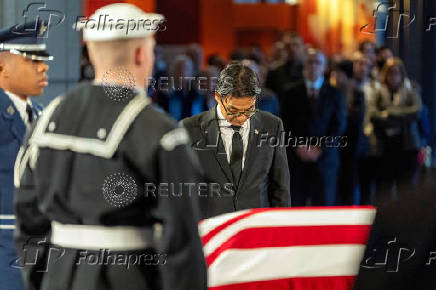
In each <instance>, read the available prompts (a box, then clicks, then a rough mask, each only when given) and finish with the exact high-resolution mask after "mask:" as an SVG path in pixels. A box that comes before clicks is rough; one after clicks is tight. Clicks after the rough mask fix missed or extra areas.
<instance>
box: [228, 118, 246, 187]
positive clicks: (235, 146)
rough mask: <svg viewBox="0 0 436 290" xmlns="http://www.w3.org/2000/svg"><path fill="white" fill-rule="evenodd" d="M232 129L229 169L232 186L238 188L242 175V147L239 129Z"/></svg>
mask: <svg viewBox="0 0 436 290" xmlns="http://www.w3.org/2000/svg"><path fill="white" fill-rule="evenodd" d="M231 127H232V129H233V137H232V155H231V156H230V169H231V170H232V175H233V182H234V184H233V185H234V186H235V187H238V184H239V179H240V178H241V173H242V156H243V155H244V145H243V141H242V137H241V134H239V130H240V129H241V127H238V126H231Z"/></svg>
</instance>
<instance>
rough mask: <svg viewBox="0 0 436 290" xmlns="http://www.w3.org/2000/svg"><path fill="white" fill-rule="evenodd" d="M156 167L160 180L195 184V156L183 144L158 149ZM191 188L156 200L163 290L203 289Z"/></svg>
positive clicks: (203, 270) (195, 203)
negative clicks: (160, 235)
mask: <svg viewBox="0 0 436 290" xmlns="http://www.w3.org/2000/svg"><path fill="white" fill-rule="evenodd" d="M158 167H159V175H160V176H159V182H161V183H174V184H185V185H189V184H191V185H192V184H195V185H197V184H198V183H199V180H200V176H199V170H198V164H197V162H196V158H195V155H194V153H193V152H192V150H191V149H190V148H189V147H188V146H186V145H178V146H176V147H175V148H173V149H171V148H170V149H165V148H160V149H159V151H158ZM184 188H185V187H184ZM194 188H196V187H195V186H192V187H191V189H192V190H189V191H188V189H187V190H186V191H185V190H184V191H183V194H182V195H181V196H174V195H172V194H169V195H168V196H161V197H160V200H159V204H160V205H159V212H160V214H161V215H162V220H163V236H162V239H161V241H160V243H159V251H160V252H161V253H163V254H166V255H167V260H166V264H165V265H163V266H162V268H161V270H162V278H163V279H162V280H163V284H164V289H165V290H178V289H180V290H182V289H190V290H197V289H202V290H205V289H207V278H206V265H205V260H204V256H203V248H202V244H201V241H200V237H199V234H198V222H199V209H198V195H197V194H198V193H197V191H196V189H194Z"/></svg>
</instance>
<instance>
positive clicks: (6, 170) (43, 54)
mask: <svg viewBox="0 0 436 290" xmlns="http://www.w3.org/2000/svg"><path fill="white" fill-rule="evenodd" d="M46 29H47V26H46V25H45V24H44V23H43V22H42V21H35V22H29V23H25V24H20V25H15V26H13V27H11V28H7V29H3V30H1V31H0V281H1V282H0V289H2V290H3V289H5V290H6V289H7V290H9V289H10V290H21V289H24V285H23V282H22V278H21V274H20V270H19V269H18V268H16V267H13V265H11V262H13V261H14V260H16V258H17V257H16V254H15V249H14V243H13V230H14V228H15V216H14V211H13V197H14V196H13V195H14V162H15V158H16V157H17V154H18V151H19V149H20V146H21V145H22V143H23V138H24V135H25V132H26V129H27V128H29V127H30V126H31V125H32V124H33V123H34V122H35V120H36V118H37V117H38V115H39V114H40V112H41V111H42V107H41V106H40V105H38V104H37V103H35V102H33V101H32V100H31V97H33V96H39V95H41V94H42V93H43V91H44V88H45V87H46V86H47V84H48V82H47V81H48V79H47V74H46V73H47V71H48V65H47V64H46V63H45V61H48V60H51V59H52V58H53V57H52V56H51V55H49V54H48V53H47V51H46V44H45V43H44V40H45V39H44V37H43V35H44V33H45V31H46Z"/></svg>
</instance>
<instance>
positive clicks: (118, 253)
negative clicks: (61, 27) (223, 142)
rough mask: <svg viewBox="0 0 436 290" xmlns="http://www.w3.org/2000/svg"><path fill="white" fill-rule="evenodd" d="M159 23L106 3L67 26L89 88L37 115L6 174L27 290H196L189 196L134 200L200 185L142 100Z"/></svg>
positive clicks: (202, 278) (194, 211)
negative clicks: (83, 58)
mask: <svg viewBox="0 0 436 290" xmlns="http://www.w3.org/2000/svg"><path fill="white" fill-rule="evenodd" d="M102 19H105V20H102ZM100 20H101V21H100ZM127 20H129V25H130V26H129V31H128V33H127V32H126V27H125V26H122V25H116V24H120V23H123V21H127ZM163 21H164V19H163V16H161V15H158V14H147V13H144V12H143V11H142V10H140V9H139V8H137V7H136V6H134V5H131V4H125V3H117V4H111V5H107V6H104V7H102V8H100V9H98V10H97V11H96V12H95V14H94V15H92V16H91V17H90V18H89V19H87V20H83V19H81V20H80V21H79V22H78V23H77V24H76V25H75V26H77V28H82V29H83V33H84V34H83V37H84V40H85V41H86V42H87V45H88V49H89V55H90V59H91V62H92V63H93V65H94V67H95V75H96V77H95V81H94V82H93V83H85V84H81V85H79V86H78V87H76V88H75V89H73V90H72V91H71V92H69V93H67V94H65V95H63V96H60V97H58V98H56V99H54V100H53V101H52V102H51V103H50V104H49V105H48V106H47V108H46V109H45V110H44V112H43V113H42V115H41V118H40V119H39V121H38V123H37V124H36V126H35V128H34V129H33V130H32V131H31V132H30V133H29V138H28V140H27V139H26V140H27V141H26V143H25V146H23V148H22V149H21V150H20V153H19V156H18V157H17V162H16V166H15V181H16V186H17V188H18V189H17V192H16V201H15V210H16V215H17V230H16V248H17V251H19V257H20V258H21V260H20V261H18V263H19V264H20V265H22V273H23V276H24V280H25V283H26V287H27V288H28V289H38V290H39V289H41V290H59V289H63V290H69V289H71V290H73V289H74V290H79V289H80V290H81V289H87V290H93V289H111V290H118V289H122V290H124V289H128V290H136V289H138V290H139V289H141V290H144V289H170V290H176V289H187V290H195V289H206V287H207V285H206V284H207V283H206V267H205V262H204V257H203V252H202V245H201V241H200V238H199V235H198V216H199V213H198V205H197V203H196V199H195V197H196V196H195V194H192V195H188V194H182V195H174V194H169V193H168V192H165V193H161V192H150V191H145V190H144V189H145V188H149V185H150V184H152V185H153V186H156V187H158V186H159V185H162V184H166V185H169V184H181V183H196V182H198V179H199V177H198V171H197V168H198V167H197V165H196V163H195V162H194V161H195V159H193V158H194V154H193V153H192V152H190V148H189V146H187V144H189V141H188V135H187V133H186V132H185V131H184V129H182V128H178V127H177V123H176V122H175V121H174V120H172V119H171V118H170V117H167V116H166V115H164V114H163V113H161V112H160V110H158V109H156V108H155V107H153V106H152V105H151V104H150V99H149V98H148V97H147V96H146V95H145V86H146V80H147V78H148V77H150V76H151V71H152V66H153V60H154V57H153V47H154V39H153V37H152V35H153V33H154V32H155V31H156V29H157V26H158V25H159V23H163ZM97 22H98V23H99V25H97ZM144 23H152V25H154V26H150V25H144Z"/></svg>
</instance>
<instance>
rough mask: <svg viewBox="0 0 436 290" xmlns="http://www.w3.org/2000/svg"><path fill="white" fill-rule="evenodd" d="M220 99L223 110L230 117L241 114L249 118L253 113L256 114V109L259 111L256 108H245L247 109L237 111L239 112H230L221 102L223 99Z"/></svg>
mask: <svg viewBox="0 0 436 290" xmlns="http://www.w3.org/2000/svg"><path fill="white" fill-rule="evenodd" d="M220 101H221V105H223V108H224V111H226V114H227V116H229V117H230V118H237V117H239V116H241V115H244V116H245V117H247V118H251V117H253V115H254V114H256V112H257V111H259V110H258V109H252V110H247V111H239V112H234V113H233V112H230V111H229V110H227V108H226V106H225V105H224V103H223V100H222V99H221V98H220Z"/></svg>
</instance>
